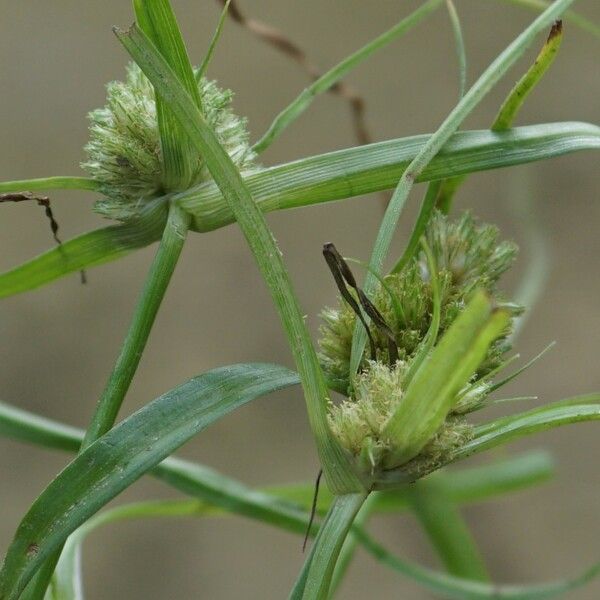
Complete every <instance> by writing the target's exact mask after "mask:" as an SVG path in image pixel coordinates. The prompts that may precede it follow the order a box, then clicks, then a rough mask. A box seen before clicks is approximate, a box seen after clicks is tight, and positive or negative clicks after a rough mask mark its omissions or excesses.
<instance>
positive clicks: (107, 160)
mask: <svg viewBox="0 0 600 600" xmlns="http://www.w3.org/2000/svg"><path fill="white" fill-rule="evenodd" d="M198 90H199V92H200V99H201V102H202V110H203V114H204V117H205V119H206V120H207V122H208V124H209V125H210V126H211V127H212V128H213V130H214V131H215V133H216V134H217V137H218V139H219V141H220V142H221V144H222V145H223V146H224V147H225V149H226V150H227V152H228V153H229V155H230V156H231V158H232V159H233V161H234V163H235V164H236V165H237V166H238V168H240V169H241V170H242V171H247V170H249V169H250V168H251V167H252V164H253V160H254V153H253V151H252V150H251V148H250V145H249V143H248V132H247V130H246V121H245V119H241V118H240V117H238V116H237V115H235V113H233V111H232V110H231V99H232V97H233V94H232V92H231V91H229V90H223V89H221V88H219V87H218V86H217V85H216V84H215V82H213V81H209V80H208V79H206V78H204V77H202V78H201V79H200V81H199V82H198ZM89 119H90V140H89V142H88V143H87V145H86V146H85V151H86V153H87V160H86V161H85V162H84V163H82V167H83V168H84V169H85V170H86V171H87V172H88V173H89V174H90V176H91V177H93V178H94V179H95V180H96V181H98V182H99V183H100V184H101V187H100V191H101V192H102V194H103V196H104V197H103V198H102V199H100V200H98V201H97V202H96V205H95V210H96V211H97V212H98V213H100V214H101V215H103V216H105V217H109V218H111V219H118V220H120V221H126V220H128V219H130V218H131V217H132V216H135V215H136V214H137V213H138V212H139V209H140V207H141V206H142V205H143V204H144V203H145V202H146V201H147V200H149V199H151V198H154V197H158V196H162V195H164V194H165V193H167V192H168V191H171V190H167V189H165V186H164V185H163V168H162V152H161V144H160V135H159V130H158V121H157V116H156V104H155V101H154V88H153V87H152V85H151V84H150V82H149V81H148V79H147V78H146V76H145V75H144V74H143V73H142V71H141V70H140V68H139V67H138V66H137V65H136V64H135V63H131V64H130V65H129V66H128V68H127V77H126V80H125V81H124V82H123V81H113V82H111V83H109V84H108V86H107V99H106V105H105V106H104V107H102V108H98V109H96V110H94V111H92V112H91V113H90V114H89ZM210 178H211V177H210V174H209V172H208V169H207V167H206V164H205V161H204V159H203V157H202V156H200V155H198V157H197V163H196V169H195V171H194V173H193V176H192V181H191V185H195V184H197V183H201V182H203V181H208V180H210Z"/></svg>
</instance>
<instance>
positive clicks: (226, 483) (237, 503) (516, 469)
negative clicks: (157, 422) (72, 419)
mask: <svg viewBox="0 0 600 600" xmlns="http://www.w3.org/2000/svg"><path fill="white" fill-rule="evenodd" d="M83 434H84V432H83V431H82V430H80V429H77V428H75V427H70V426H68V425H63V424H62V423H58V422H56V421H53V420H51V419H47V418H45V417H40V416H38V415H35V414H32V413H30V412H27V411H24V410H21V409H19V408H15V407H13V406H10V405H8V404H4V403H2V402H0V435H3V436H6V437H10V438H13V439H17V440H21V441H24V442H30V443H33V444H36V445H39V446H42V447H44V448H55V449H58V450H66V451H67V452H77V451H78V450H79V446H80V444H81V440H82V439H83ZM553 470H554V465H553V461H552V457H551V456H550V455H549V454H548V453H547V452H544V451H541V450H538V451H535V452H528V453H525V454H522V455H518V456H515V457H511V458H508V459H505V460H501V461H496V462H492V463H490V464H485V465H482V466H478V467H468V468H464V467H463V468H461V469H453V470H452V471H451V472H446V471H437V472H436V473H433V474H432V475H430V476H429V477H428V478H427V479H423V480H420V481H418V482H416V483H415V484H413V486H417V487H420V486H427V485H429V484H430V483H433V484H434V485H436V486H441V487H442V488H443V490H444V493H445V494H447V495H448V496H449V497H450V498H451V499H452V501H453V502H455V503H458V504H464V503H470V502H480V501H483V500H487V499H489V498H494V497H496V496H498V495H499V494H507V493H510V492H514V491H519V490H522V489H525V488H528V487H531V486H533V485H536V484H539V483H543V482H544V481H547V480H548V479H549V478H550V477H551V476H552V474H553ZM150 474H151V475H154V476H155V477H158V478H159V479H162V480H163V481H165V482H166V483H168V484H169V485H172V486H173V487H175V488H177V489H178V490H180V491H182V492H184V493H186V494H189V495H191V496H195V497H197V498H201V499H203V500H205V501H207V502H208V501H213V502H214V504H215V507H214V508H212V509H211V512H212V513H215V514H222V511H223V509H226V510H231V511H233V512H236V513H238V514H244V515H247V516H253V515H252V514H250V508H252V509H257V510H258V511H259V512H260V511H263V510H264V512H265V514H266V513H268V512H269V508H270V507H271V505H272V501H273V496H275V497H276V498H277V499H279V500H283V501H287V502H290V503H293V504H295V505H296V506H299V507H301V508H303V509H306V510H309V509H310V506H311V502H312V499H313V495H314V483H312V482H311V483H299V484H285V485H271V486H267V487H266V488H262V489H261V490H260V491H256V490H249V488H247V487H246V486H243V485H242V484H240V483H239V482H236V481H235V480H233V479H229V478H227V477H225V476H224V475H222V474H220V473H217V472H216V471H213V470H212V469H209V468H208V467H205V466H203V465H199V464H194V463H191V462H188V461H185V460H180V459H177V458H174V457H170V458H167V459H165V460H164V461H163V462H162V463H160V464H159V465H158V466H156V467H155V468H154V469H152V471H150ZM221 492H223V497H221V496H220V495H219V494H220V493H221ZM331 500H332V497H331V493H330V492H329V490H327V489H326V488H323V489H322V490H321V492H320V493H319V503H318V510H319V512H325V511H326V510H327V507H328V506H329V504H330V503H331ZM407 505H408V500H407V498H406V491H405V490H403V489H398V490H393V491H386V492H379V493H377V503H376V512H386V513H389V512H397V511H399V510H403V509H405V508H407ZM288 506H289V505H288ZM216 507H221V508H216ZM276 509H277V511H280V509H281V504H277V506H276ZM255 514H257V513H255ZM281 514H282V513H280V516H281ZM305 516H306V515H305V514H304V515H303V517H305ZM265 520H266V519H265ZM270 522H271V521H270ZM273 523H274V524H276V525H281V524H282V522H278V523H275V522H273ZM282 526H285V527H286V528H287V529H289V530H290V531H301V532H303V531H304V529H303V528H304V526H305V521H304V520H302V521H301V522H298V523H296V522H295V521H294V519H291V520H289V521H287V522H286V523H285V525H282Z"/></svg>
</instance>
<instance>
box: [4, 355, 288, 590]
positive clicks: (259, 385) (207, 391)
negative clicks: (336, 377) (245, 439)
mask: <svg viewBox="0 0 600 600" xmlns="http://www.w3.org/2000/svg"><path fill="white" fill-rule="evenodd" d="M297 383H298V378H297V375H296V374H295V373H293V372H292V371H289V370H288V369H285V368H283V367H279V366H275V365H260V364H255V365H252V364H248V365H233V366H230V367H224V368H220V369H215V370H213V371H209V372H207V373H204V374H203V375H200V376H198V377H196V378H194V379H191V380H190V381H188V382H187V383H185V384H183V385H181V386H179V387H178V388H175V389H174V390H172V391H170V392H167V393H166V394H164V395H163V396H161V397H160V398H158V399H156V400H155V401H153V402H151V403H150V404H148V405H147V406H145V407H144V408H142V409H141V410H139V411H137V412H136V413H134V414H133V415H131V416H130V417H129V418H127V419H125V420H124V421H123V422H122V423H120V424H119V425H118V426H116V427H115V428H114V429H112V430H111V431H109V432H108V433H107V434H105V435H104V436H103V437H102V438H100V439H99V440H98V441H97V442H95V443H94V444H92V445H91V446H90V447H89V448H88V449H87V450H85V451H84V452H83V453H82V454H80V455H79V456H78V457H77V458H76V459H75V460H74V461H73V462H72V463H71V464H70V465H69V466H67V467H66V468H65V469H64V470H63V471H62V472H61V473H60V474H59V475H58V476H57V478H56V479H55V480H54V481H53V482H52V483H51V484H50V485H49V486H48V487H47V488H46V490H45V491H44V492H42V494H41V495H40V496H39V497H38V499H37V500H36V501H35V503H34V504H33V505H32V507H31V508H30V510H29V511H28V513H27V514H26V515H25V517H24V519H23V520H22V522H21V524H20V525H19V528H18V530H17V533H16V535H15V537H14V539H13V541H12V543H11V545H10V546H9V549H8V552H7V555H6V558H5V560H4V563H3V566H2V570H1V571H0V598H2V600H16V599H17V598H18V597H19V594H20V593H21V591H22V590H23V588H24V587H25V586H26V585H27V583H28V581H29V580H30V579H31V577H32V576H33V574H34V573H35V571H36V569H37V567H38V566H39V565H40V564H41V563H42V562H43V561H44V559H45V558H46V557H48V556H49V555H50V554H51V553H52V552H53V551H54V550H56V549H57V548H58V547H60V545H61V544H62V543H64V541H65V540H66V538H67V537H68V535H69V534H70V533H72V532H73V531H74V530H75V529H77V527H78V526H79V525H81V524H82V523H84V522H85V521H86V519H88V518H89V517H90V516H91V515H93V514H94V513H95V512H96V511H98V510H99V509H100V508H101V507H102V506H104V505H105V504H106V503H107V502H109V501H110V500H111V499H112V498H114V497H115V496H117V495H118V494H119V493H120V492H122V491H123V490H124V489H125V488H127V487H128V486H129V485H131V483H133V482H134V481H136V480H137V479H138V478H139V477H141V476H142V475H143V474H144V473H146V472H147V471H148V470H150V469H151V468H152V467H155V466H156V465H157V464H158V463H160V462H161V461H162V460H163V459H164V458H166V457H167V456H168V455H169V454H171V453H172V452H173V451H174V450H176V449H177V448H179V447H180V446H181V445H182V444H184V443H185V442H186V441H187V440H189V439H190V438H191V437H192V436H194V435H195V434H197V433H198V432H199V431H201V430H202V429H204V428H205V427H208V426H209V425H210V424H212V423H214V422H215V421H216V420H218V419H220V418H221V417H223V416H225V415H226V414H228V413H229V412H231V411H233V410H235V409H236V408H239V407H240V406H242V405H244V404H246V403H247V402H250V401H251V400H254V399H255V398H258V397H260V396H262V395H264V394H267V393H270V392H273V391H275V390H279V389H282V388H285V387H288V386H291V385H296V384H297Z"/></svg>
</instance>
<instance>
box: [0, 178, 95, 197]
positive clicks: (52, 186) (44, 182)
mask: <svg viewBox="0 0 600 600" xmlns="http://www.w3.org/2000/svg"><path fill="white" fill-rule="evenodd" d="M99 188H100V184H99V183H98V182H96V181H94V180H93V179H90V178H89V177H64V176H55V177H42V178H38V179H21V180H18V181H2V182H0V194H6V193H8V192H24V191H29V192H34V191H37V190H91V191H98V190H99Z"/></svg>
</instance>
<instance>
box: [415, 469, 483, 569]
mask: <svg viewBox="0 0 600 600" xmlns="http://www.w3.org/2000/svg"><path fill="white" fill-rule="evenodd" d="M425 483H426V485H421V486H411V487H409V489H408V490H407V492H408V498H409V501H410V507H411V509H412V512H413V514H414V515H415V516H416V517H417V519H418V521H419V523H420V524H421V527H422V528H423V530H424V531H425V533H426V534H427V537H428V539H429V541H430V542H431V544H432V545H433V547H434V549H435V551H436V553H437V555H438V556H439V557H440V559H441V560H442V563H443V564H444V566H445V567H446V570H447V571H448V573H450V574H451V575H455V576H456V577H463V578H465V579H471V580H475V581H487V580H489V575H488V572H487V568H486V566H485V562H484V561H483V558H482V557H481V554H480V552H479V549H478V548H477V544H476V542H475V540H474V538H473V535H472V534H471V532H470V531H469V528H468V526H467V524H466V522H465V520H464V519H463V517H462V515H461V514H460V510H459V508H458V507H457V506H456V504H455V503H454V502H453V501H452V499H451V498H450V497H449V495H448V494H447V493H446V491H445V490H444V488H443V486H436V485H435V481H427V480H425ZM427 484H428V485H427Z"/></svg>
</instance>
